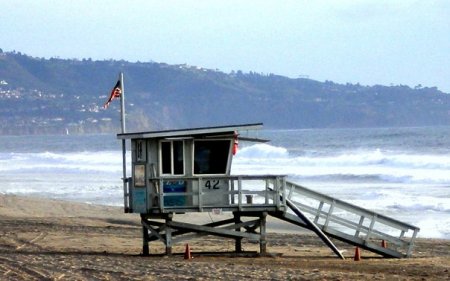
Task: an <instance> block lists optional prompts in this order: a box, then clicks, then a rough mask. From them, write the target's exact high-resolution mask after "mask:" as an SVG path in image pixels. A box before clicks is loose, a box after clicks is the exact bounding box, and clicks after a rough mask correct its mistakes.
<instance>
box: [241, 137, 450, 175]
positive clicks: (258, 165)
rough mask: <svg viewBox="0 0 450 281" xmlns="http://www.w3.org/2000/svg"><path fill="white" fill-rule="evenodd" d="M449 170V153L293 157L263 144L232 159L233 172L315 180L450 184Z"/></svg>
mask: <svg viewBox="0 0 450 281" xmlns="http://www.w3.org/2000/svg"><path fill="white" fill-rule="evenodd" d="M305 154H306V153H305ZM449 169H450V155H431V154H427V155H420V154H412V153H409V154H406V153H399V152H394V151H382V150H380V149H375V150H357V151H341V152H338V153H335V154H334V155H320V154H317V153H315V154H313V155H300V156H295V155H291V154H290V153H289V152H288V150H287V149H285V148H282V147H276V146H270V145H267V144H264V145H261V144H258V145H253V146H250V147H246V148H243V149H242V150H241V151H240V152H239V153H238V154H237V156H236V157H235V159H234V162H233V172H235V173H239V174H252V173H256V174H285V175H288V176H291V177H296V178H303V179H315V180H319V181H322V180H327V181H350V182H355V181H364V180H367V181H369V182H390V183H438V184H450V173H448V170H449Z"/></svg>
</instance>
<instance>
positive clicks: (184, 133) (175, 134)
mask: <svg viewBox="0 0 450 281" xmlns="http://www.w3.org/2000/svg"><path fill="white" fill-rule="evenodd" d="M262 127H263V124H262V123H255V124H242V125H228V126H217V127H202V128H188V129H177V130H163V131H151V132H138V133H125V134H117V138H118V139H151V138H185V137H195V136H213V135H217V134H233V133H234V132H239V131H248V130H259V129H261V128H262Z"/></svg>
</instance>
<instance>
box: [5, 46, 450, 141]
mask: <svg viewBox="0 0 450 281" xmlns="http://www.w3.org/2000/svg"><path fill="white" fill-rule="evenodd" d="M120 71H123V72H124V75H125V79H124V80H125V91H126V108H127V126H128V128H129V130H130V131H133V130H139V131H145V130H152V129H162V128H181V127H190V126H209V125H225V124H236V123H251V122H264V123H265V126H266V128H267V127H268V128H340V127H395V126H434V125H450V95H449V94H446V93H443V92H441V91H439V90H438V89H437V88H436V87H432V88H428V87H426V88H423V87H420V86H416V87H415V88H414V89H413V88H410V87H408V86H404V85H398V86H381V85H376V86H371V87H369V86H362V85H359V84H356V85H354V84H345V85H343V84H336V83H333V82H331V81H326V82H318V81H314V80H311V79H305V78H298V79H291V78H287V77H283V76H278V75H274V74H269V75H265V74H258V73H252V72H250V73H243V72H241V71H237V72H232V73H229V74H227V73H223V72H220V71H216V70H211V69H204V68H200V67H193V66H187V65H168V64H165V63H155V62H145V63H143V62H136V63H131V62H126V61H115V60H107V61H93V60H91V59H83V60H75V59H58V58H51V59H43V58H35V57H30V56H28V55H24V54H21V53H16V52H13V53H5V52H0V104H1V107H0V117H1V119H0V134H54V133H57V134H58V133H66V132H67V131H68V132H69V133H93V132H118V131H119V130H120V125H119V112H118V110H119V102H118V101H114V102H113V103H112V104H111V107H110V108H109V109H108V110H103V109H102V108H101V107H102V105H103V103H104V102H105V101H106V99H107V95H108V94H109V91H110V90H111V88H112V87H113V86H114V84H115V82H116V81H117V79H118V73H119V72H120Z"/></svg>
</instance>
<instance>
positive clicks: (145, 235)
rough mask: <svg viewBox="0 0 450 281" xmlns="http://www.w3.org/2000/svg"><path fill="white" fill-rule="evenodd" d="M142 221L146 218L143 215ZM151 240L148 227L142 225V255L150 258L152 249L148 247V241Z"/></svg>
mask: <svg viewBox="0 0 450 281" xmlns="http://www.w3.org/2000/svg"><path fill="white" fill-rule="evenodd" d="M141 220H142V221H144V220H145V217H144V216H143V215H141ZM149 240H150V237H149V235H148V229H147V227H146V226H145V225H144V224H142V255H143V256H148V255H149V254H150V249H149V246H148V241H149Z"/></svg>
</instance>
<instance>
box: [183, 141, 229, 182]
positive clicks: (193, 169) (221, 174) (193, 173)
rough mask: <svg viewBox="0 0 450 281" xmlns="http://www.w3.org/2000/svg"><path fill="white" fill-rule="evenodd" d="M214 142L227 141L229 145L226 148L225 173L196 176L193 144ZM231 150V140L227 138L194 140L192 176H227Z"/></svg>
mask: <svg viewBox="0 0 450 281" xmlns="http://www.w3.org/2000/svg"><path fill="white" fill-rule="evenodd" d="M214 141H229V142H230V145H229V148H228V155H227V163H226V165H225V171H224V172H223V173H219V174H218V173H215V174H196V173H195V147H196V146H195V143H196V142H214ZM232 149H233V139H229V138H220V139H216V138H214V139H195V140H194V141H193V144H192V163H191V164H192V175H194V176H224V175H228V172H229V167H230V162H231V158H232V157H231V150H232Z"/></svg>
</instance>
